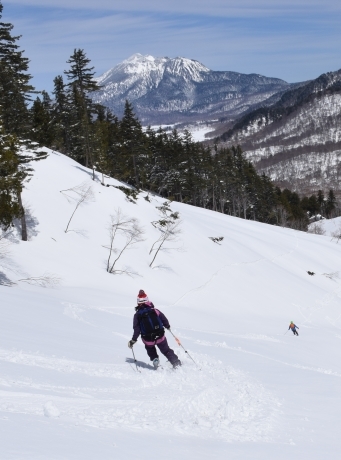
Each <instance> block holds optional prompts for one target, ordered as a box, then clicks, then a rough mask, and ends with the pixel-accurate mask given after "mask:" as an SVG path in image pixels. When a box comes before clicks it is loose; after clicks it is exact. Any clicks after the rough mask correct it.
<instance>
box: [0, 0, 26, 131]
mask: <svg viewBox="0 0 341 460" xmlns="http://www.w3.org/2000/svg"><path fill="white" fill-rule="evenodd" d="M2 11H3V5H2V2H1V1H0V19H1V18H2ZM12 29H13V25H12V24H10V23H4V22H0V105H1V108H0V110H1V123H2V126H3V128H4V130H5V133H7V134H15V135H18V136H23V135H26V134H27V132H28V129H29V117H28V108H27V102H28V101H29V100H30V93H32V92H33V91H34V88H33V86H32V85H31V84H30V83H29V82H30V80H31V75H29V74H28V73H27V71H28V64H29V60H28V58H26V57H24V56H23V53H24V52H23V51H20V50H19V45H18V44H17V42H18V40H19V39H20V36H13V35H12Z"/></svg>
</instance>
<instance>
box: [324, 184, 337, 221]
mask: <svg viewBox="0 0 341 460" xmlns="http://www.w3.org/2000/svg"><path fill="white" fill-rule="evenodd" d="M335 208H336V196H335V193H334V192H333V190H329V192H328V197H327V201H326V205H325V211H326V215H327V217H328V218H330V217H331V216H332V213H333V211H334V210H335Z"/></svg>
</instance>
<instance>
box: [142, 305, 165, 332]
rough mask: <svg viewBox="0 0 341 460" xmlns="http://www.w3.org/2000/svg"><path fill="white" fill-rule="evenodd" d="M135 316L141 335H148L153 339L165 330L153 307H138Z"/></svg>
mask: <svg viewBox="0 0 341 460" xmlns="http://www.w3.org/2000/svg"><path fill="white" fill-rule="evenodd" d="M137 318H138V321H139V326H140V331H141V335H142V337H143V336H149V337H151V338H152V339H154V340H155V339H157V338H158V337H162V336H163V334H164V332H165V330H164V327H163V324H162V321H161V319H160V318H159V315H158V314H157V313H156V311H155V310H154V308H151V307H145V308H140V309H138V310H137Z"/></svg>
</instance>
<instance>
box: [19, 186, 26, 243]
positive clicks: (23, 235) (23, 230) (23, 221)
mask: <svg viewBox="0 0 341 460" xmlns="http://www.w3.org/2000/svg"><path fill="white" fill-rule="evenodd" d="M18 202H19V206H20V208H21V211H22V213H21V239H22V241H27V226H26V216H25V209H24V206H23V205H22V200H21V193H18Z"/></svg>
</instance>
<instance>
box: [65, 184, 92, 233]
mask: <svg viewBox="0 0 341 460" xmlns="http://www.w3.org/2000/svg"><path fill="white" fill-rule="evenodd" d="M60 193H62V194H63V195H64V196H65V197H66V199H67V200H68V201H69V202H70V201H71V202H73V203H76V206H75V209H74V211H73V213H72V214H71V217H70V219H69V222H68V224H67V226H66V229H65V233H67V232H69V231H70V230H69V226H70V223H71V220H72V218H73V216H74V215H75V213H76V211H77V209H78V208H79V207H80V206H82V205H85V204H87V203H90V202H92V201H94V193H93V190H92V186H91V185H89V184H87V183H86V182H84V183H82V184H80V185H76V186H75V187H71V188H69V189H67V190H61V191H60Z"/></svg>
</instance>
